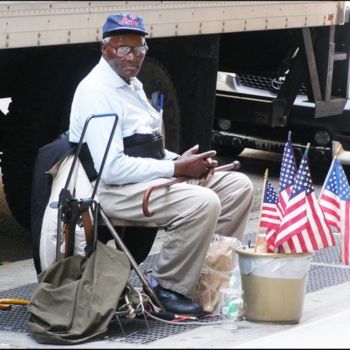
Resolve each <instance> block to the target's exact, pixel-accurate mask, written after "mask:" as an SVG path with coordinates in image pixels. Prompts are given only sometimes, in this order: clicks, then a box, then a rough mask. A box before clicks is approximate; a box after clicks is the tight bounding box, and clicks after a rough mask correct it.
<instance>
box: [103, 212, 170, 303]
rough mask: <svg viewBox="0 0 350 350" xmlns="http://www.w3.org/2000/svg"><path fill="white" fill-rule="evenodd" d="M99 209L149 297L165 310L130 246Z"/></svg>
mask: <svg viewBox="0 0 350 350" xmlns="http://www.w3.org/2000/svg"><path fill="white" fill-rule="evenodd" d="M99 211H100V215H101V218H102V220H103V221H104V223H105V224H106V226H107V228H108V229H109V231H110V233H111V234H112V236H113V238H114V240H115V242H116V244H117V245H118V247H119V249H121V250H122V251H123V252H124V253H125V254H126V255H127V257H128V259H129V261H130V264H131V267H132V268H133V269H134V270H135V273H136V274H137V276H138V277H139V278H140V280H141V282H142V284H143V286H144V288H145V290H146V291H147V294H148V295H149V297H150V298H151V299H152V301H153V302H154V303H155V304H156V305H157V306H158V307H159V308H161V309H163V310H164V307H163V305H162V303H161V302H160V301H159V299H158V297H157V295H156V294H155V292H154V290H153V288H152V286H151V285H150V284H149V282H148V281H147V279H146V277H145V276H144V274H143V273H142V271H141V270H140V268H139V266H138V264H137V262H136V261H135V259H134V257H133V256H132V255H131V254H130V251H129V250H128V248H127V247H126V245H125V243H124V242H123V240H122V239H121V238H120V237H119V235H118V233H117V231H116V230H115V228H114V226H113V224H112V223H111V222H110V220H109V219H108V217H107V215H106V214H105V212H104V211H103V209H102V208H101V207H99Z"/></svg>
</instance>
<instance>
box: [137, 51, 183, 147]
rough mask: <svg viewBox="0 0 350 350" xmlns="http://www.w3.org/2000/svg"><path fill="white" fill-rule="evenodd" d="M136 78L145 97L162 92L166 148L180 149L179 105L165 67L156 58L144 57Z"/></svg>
mask: <svg viewBox="0 0 350 350" xmlns="http://www.w3.org/2000/svg"><path fill="white" fill-rule="evenodd" d="M138 78H139V79H140V80H141V82H142V83H143V87H144V90H145V92H146V95H147V97H148V98H149V99H150V98H151V94H152V93H153V92H155V91H160V92H161V93H162V94H164V111H163V122H164V127H165V146H166V148H167V149H168V150H170V151H173V152H179V150H180V107H179V102H178V97H177V93H176V89H175V86H174V84H173V82H172V80H171V77H170V75H169V73H168V72H167V70H166V68H165V67H164V66H163V65H162V64H161V63H160V62H159V61H158V60H156V59H154V58H151V57H146V59H145V61H144V62H143V65H142V68H141V71H140V73H139V75H138Z"/></svg>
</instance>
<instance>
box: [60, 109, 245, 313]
mask: <svg viewBox="0 0 350 350" xmlns="http://www.w3.org/2000/svg"><path fill="white" fill-rule="evenodd" d="M106 117H109V118H110V117H114V118H115V121H114V124H113V126H112V130H111V133H110V136H109V139H108V143H107V146H106V150H105V153H104V155H103V159H102V163H101V167H100V170H99V173H98V175H97V179H96V181H95V184H94V187H93V191H92V194H91V196H90V197H89V198H84V199H79V200H78V199H76V198H74V197H73V196H72V194H71V193H70V192H69V190H68V186H69V183H70V181H71V178H72V175H73V171H74V168H75V166H76V163H77V161H78V158H79V154H80V152H81V148H82V144H83V140H84V137H85V133H86V130H87V127H88V125H89V123H90V121H91V120H92V119H94V118H106ZM117 123H118V116H117V115H116V114H115V113H110V114H99V115H91V116H90V117H89V118H88V119H87V120H86V122H85V125H84V127H83V131H82V134H81V137H80V140H79V143H78V144H77V149H76V152H75V154H74V158H73V162H72V165H71V167H70V170H69V174H68V176H67V179H66V182H65V186H64V188H63V189H62V190H61V193H60V195H59V201H58V204H57V207H58V221H57V222H58V227H57V243H56V261H58V260H60V259H61V258H62V255H61V252H60V247H61V244H62V224H61V222H62V221H64V220H66V221H67V210H66V209H67V208H69V207H70V208H71V207H72V205H74V206H75V207H76V208H77V209H78V211H76V213H80V214H81V213H85V214H86V213H88V212H90V213H91V214H92V217H93V218H94V220H93V221H94V223H93V237H94V243H96V239H97V236H98V232H97V230H98V226H99V222H100V219H101V220H102V222H103V224H104V225H105V226H106V227H107V229H108V231H109V233H110V234H111V236H112V238H113V239H114V240H115V242H116V245H117V247H118V248H119V249H120V250H122V251H123V252H125V254H126V255H127V257H128V259H129V261H130V265H131V267H132V268H133V269H134V271H135V273H136V274H137V276H138V277H139V278H140V280H141V282H142V284H143V287H144V289H145V291H146V293H147V294H148V295H149V297H150V298H151V300H152V301H153V303H154V304H155V305H156V306H158V307H159V308H161V309H163V306H162V304H161V302H160V301H159V299H158V298H157V296H156V294H155V292H154V290H153V288H152V287H151V285H150V284H149V282H148V281H147V278H146V277H145V275H144V274H143V272H142V271H141V270H140V268H139V265H138V263H137V262H136V261H135V259H134V257H133V255H132V254H131V253H130V251H129V249H128V248H127V246H126V244H125V243H124V242H123V240H122V239H121V237H120V235H119V234H118V232H117V230H116V228H115V227H124V228H125V227H143V228H145V227H146V228H150V227H152V228H160V226H159V224H157V223H156V222H152V221H147V222H144V223H140V222H134V221H129V220H121V219H115V218H113V219H111V218H109V217H108V216H107V215H106V213H105V212H104V210H103V208H102V207H101V205H100V203H99V202H98V201H96V200H95V196H96V192H97V188H98V185H99V182H100V179H101V174H102V171H103V168H104V165H105V162H106V158H107V155H108V151H109V148H110V145H111V142H112V138H113V135H114V132H115V129H116V126H117ZM239 167H240V163H239V162H238V161H234V162H232V163H229V164H226V165H222V166H220V167H217V168H216V171H220V170H232V169H233V170H235V169H238V168H239ZM187 180H189V178H188V177H181V178H176V179H171V180H169V181H167V182H165V183H162V184H160V185H154V186H150V187H149V188H148V189H147V191H145V193H144V197H143V203H142V208H143V212H144V215H145V216H147V217H150V216H152V215H153V214H154V212H153V211H151V210H149V209H148V201H149V199H150V196H151V193H152V191H154V190H156V189H159V188H162V187H168V186H171V185H172V184H175V183H179V182H184V181H187ZM76 213H75V215H77V214H76ZM81 216H82V219H83V221H84V219H85V220H86V219H87V215H81ZM76 219H77V218H76ZM76 219H75V220H73V223H74V224H75V222H76V221H77V220H76ZM84 224H85V225H89V224H88V223H87V221H85V222H84ZM85 225H84V226H85ZM69 249H70V253H69V254H73V250H74V244H73V245H72V244H71V245H70V248H69V247H68V250H69ZM66 251H67V247H66Z"/></svg>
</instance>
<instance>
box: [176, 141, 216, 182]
mask: <svg viewBox="0 0 350 350" xmlns="http://www.w3.org/2000/svg"><path fill="white" fill-rule="evenodd" d="M198 149H199V146H198V145H196V146H193V147H192V148H190V149H188V150H187V151H185V152H184V153H183V154H182V156H181V157H180V158H178V159H177V160H175V161H174V163H175V170H174V176H175V177H181V176H187V177H192V178H195V179H203V178H207V176H210V175H211V174H213V172H214V168H215V167H216V166H217V165H218V162H217V161H216V160H213V159H212V157H214V156H215V155H216V151H214V150H212V151H207V152H203V153H199V154H198V153H197V152H198Z"/></svg>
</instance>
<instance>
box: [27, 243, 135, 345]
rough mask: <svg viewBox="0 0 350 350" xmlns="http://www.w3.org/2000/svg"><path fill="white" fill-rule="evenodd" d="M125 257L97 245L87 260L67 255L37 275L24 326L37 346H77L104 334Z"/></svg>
mask: <svg viewBox="0 0 350 350" xmlns="http://www.w3.org/2000/svg"><path fill="white" fill-rule="evenodd" d="M129 274H130V262H129V260H128V258H127V256H126V254H125V253H124V252H122V251H119V250H116V249H115V248H114V247H111V246H106V245H104V244H102V243H101V242H99V241H97V244H96V249H95V250H94V251H93V252H92V253H90V255H89V256H88V257H82V256H79V255H73V256H69V257H67V258H64V259H62V260H60V261H58V262H56V263H54V264H53V265H51V266H49V267H48V268H47V269H46V270H45V271H43V272H42V273H41V274H40V275H38V280H39V282H40V283H39V285H38V287H37V288H36V289H35V290H34V292H33V295H32V297H31V301H30V303H29V304H28V306H27V307H28V312H29V314H30V315H29V320H28V326H29V328H30V330H31V332H32V335H33V337H34V338H35V339H36V340H37V341H38V342H39V343H46V344H66V345H67V344H77V343H81V342H85V341H89V340H93V339H98V338H102V337H104V336H105V335H106V332H107V329H108V325H109V323H110V321H111V319H112V317H113V315H114V314H115V312H116V309H117V306H118V302H119V299H120V297H121V295H122V294H123V292H124V290H125V287H126V285H127V283H128V278H129Z"/></svg>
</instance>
